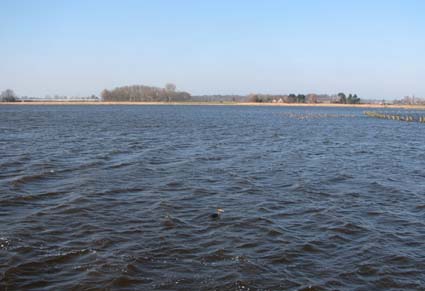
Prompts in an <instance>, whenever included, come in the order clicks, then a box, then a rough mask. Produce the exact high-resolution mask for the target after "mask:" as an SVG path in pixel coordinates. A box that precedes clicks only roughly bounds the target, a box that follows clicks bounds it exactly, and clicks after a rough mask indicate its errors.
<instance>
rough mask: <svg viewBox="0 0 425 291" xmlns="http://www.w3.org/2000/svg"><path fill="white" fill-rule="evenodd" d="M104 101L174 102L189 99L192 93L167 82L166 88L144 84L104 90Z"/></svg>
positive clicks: (102, 95)
mask: <svg viewBox="0 0 425 291" xmlns="http://www.w3.org/2000/svg"><path fill="white" fill-rule="evenodd" d="M101 97H102V101H107V102H108V101H109V102H111V101H124V102H125V101H129V102H143V101H144V102H158V101H159V102H174V101H189V100H190V99H191V95H190V94H189V93H187V92H183V91H176V86H175V85H174V84H171V83H169V84H166V85H165V87H164V88H158V87H150V86H144V85H133V86H123V87H117V88H115V89H112V90H107V89H105V90H103V91H102V93H101Z"/></svg>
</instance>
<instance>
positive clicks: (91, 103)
mask: <svg viewBox="0 0 425 291" xmlns="http://www.w3.org/2000/svg"><path fill="white" fill-rule="evenodd" d="M0 105H5V106H9V105H19V106H21V105H30V106H31V105H56V106H57V105H63V106H69V105H99V106H107V105H131V106H144V105H208V106H278V107H279V106H280V107H352V108H401V109H421V110H425V105H380V104H328V103H318V104H310V103H307V104H299V103H250V102H92V101H86V102H85V101H75V102H72V101H35V102H11V103H7V102H5V103H2V102H0Z"/></svg>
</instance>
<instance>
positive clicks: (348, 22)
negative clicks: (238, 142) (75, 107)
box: [0, 0, 425, 99]
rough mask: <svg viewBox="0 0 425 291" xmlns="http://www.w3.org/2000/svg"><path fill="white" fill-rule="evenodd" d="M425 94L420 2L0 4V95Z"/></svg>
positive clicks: (83, 0)
mask: <svg viewBox="0 0 425 291" xmlns="http://www.w3.org/2000/svg"><path fill="white" fill-rule="evenodd" d="M166 82H173V83H175V84H176V85H177V87H178V89H182V90H187V91H189V92H191V93H192V94H216V93H217V94H232V93H235V94H247V93H251V92H261V93H292V92H294V93H310V92H317V93H337V92H339V91H343V92H347V93H350V92H353V93H357V94H358V95H359V96H360V97H363V98H376V99H382V98H386V99H393V98H401V97H403V96H405V95H411V94H415V95H416V96H418V97H421V96H422V97H425V1H422V0H397V1H395V0H368V1H366V0H351V1H350V0H286V1H285V0H281V1H273V0H268V1H260V0H257V1H249V0H234V1H231V0H209V1H207V0H204V1H201V0H178V1H172V0H168V1H165V0H151V1H143V0H134V1H126V0H116V1H107V0H72V1H69V0H51V1H50V0H49V1H48V0H38V1H37V0H27V1H24V0H0V90H4V89H6V88H12V89H14V90H15V92H16V93H18V95H29V96H44V95H46V94H50V95H53V94H60V95H79V96H84V95H89V94H99V92H100V91H101V90H102V89H104V88H113V87H115V86H120V85H131V84H146V85H155V86H161V87H162V86H163V85H164V84H165V83H166Z"/></svg>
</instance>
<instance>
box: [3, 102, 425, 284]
mask: <svg viewBox="0 0 425 291" xmlns="http://www.w3.org/2000/svg"><path fill="white" fill-rule="evenodd" d="M424 133H425V126H424V125H423V124H419V123H404V122H397V121H389V120H380V119H373V118H368V117H365V116H363V114H362V110H358V109H335V108H334V109H332V108H279V107H267V108H265V107H213V106H175V107H173V106H142V107H138V106H128V107H126V106H64V107H55V106H45V107H37V106H21V107H19V106H2V107H0V289H1V290H17V289H33V290H102V289H106V290H425V168H424V165H425V163H424V162H425V135H424ZM217 207H220V208H223V209H224V211H225V212H224V213H223V214H222V216H221V218H219V219H211V218H210V216H209V215H210V214H211V213H214V211H215V209H216V208H217Z"/></svg>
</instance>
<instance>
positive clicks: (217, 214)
mask: <svg viewBox="0 0 425 291" xmlns="http://www.w3.org/2000/svg"><path fill="white" fill-rule="evenodd" d="M223 212H224V210H223V209H221V208H217V212H216V213H213V214H211V218H213V219H217V218H220V215H221V214H222V213H223Z"/></svg>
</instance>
